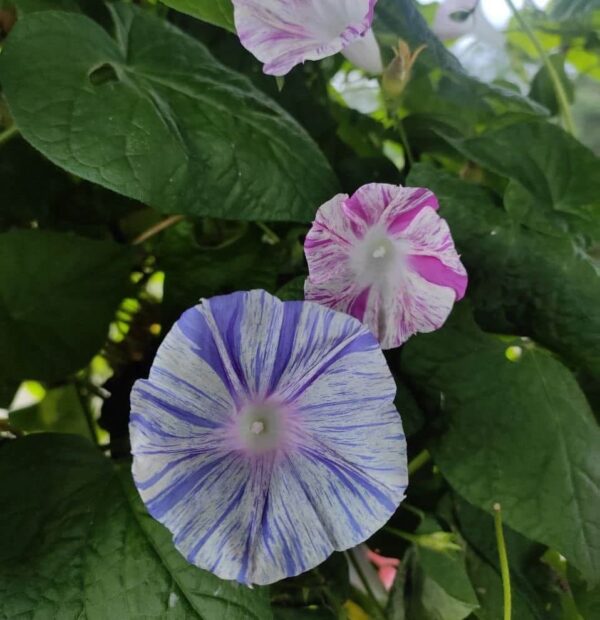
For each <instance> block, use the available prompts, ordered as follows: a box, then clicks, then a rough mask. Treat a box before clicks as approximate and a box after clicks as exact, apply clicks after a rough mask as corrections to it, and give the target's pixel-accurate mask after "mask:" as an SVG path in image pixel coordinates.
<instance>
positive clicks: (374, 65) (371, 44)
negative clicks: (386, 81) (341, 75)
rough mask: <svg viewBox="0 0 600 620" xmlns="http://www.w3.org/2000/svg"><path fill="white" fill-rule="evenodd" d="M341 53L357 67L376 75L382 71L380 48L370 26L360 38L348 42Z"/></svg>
mask: <svg viewBox="0 0 600 620" xmlns="http://www.w3.org/2000/svg"><path fill="white" fill-rule="evenodd" d="M342 53H343V54H344V56H345V57H346V58H347V59H348V60H349V61H350V62H351V63H352V64H354V65H356V66H357V67H358V68H359V69H363V70H364V71H367V72H368V73H374V74H376V75H379V74H380V73H383V61H382V60H381V50H380V49H379V44H378V43H377V40H376V39H375V35H374V34H373V30H372V29H371V28H369V29H368V30H367V31H366V32H365V34H364V35H363V36H362V37H360V39H357V40H356V41H354V42H353V43H350V45H348V46H347V47H346V48H345V49H344V50H343V51H342Z"/></svg>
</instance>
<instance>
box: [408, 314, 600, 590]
mask: <svg viewBox="0 0 600 620" xmlns="http://www.w3.org/2000/svg"><path fill="white" fill-rule="evenodd" d="M509 347H518V349H510V351H508V354H507V349H508V348H509ZM511 353H512V354H511ZM509 357H510V358H511V359H512V360H516V361H511V359H509ZM402 361H403V369H404V371H405V372H406V374H407V375H408V376H410V377H411V379H412V381H413V382H414V384H415V385H417V386H418V388H419V389H420V390H421V391H422V392H423V393H424V394H425V395H426V396H428V397H429V399H430V403H432V405H431V406H432V408H435V409H437V410H438V411H439V413H441V415H442V420H443V421H444V422H445V423H446V430H445V432H443V434H442V435H441V436H440V437H439V439H438V441H437V442H436V443H435V444H434V446H433V455H434V460H435V463H436V465H438V466H439V468H440V469H441V471H442V473H443V474H444V476H445V477H446V478H447V479H448V481H449V482H450V484H451V485H452V486H453V487H454V488H455V489H456V490H457V491H458V492H459V493H460V494H461V495H462V496H463V497H465V498H466V499H467V500H468V501H470V502H471V503H473V504H476V505H477V506H479V507H481V508H483V509H484V510H486V511H491V509H492V506H493V505H494V503H495V502H500V503H501V505H502V509H503V516H504V518H505V520H506V523H507V524H508V525H509V526H510V527H512V528H513V529H515V530H517V531H518V532H521V533H522V534H524V535H525V536H528V537H529V538H531V539H533V540H536V541H539V542H542V543H544V544H546V545H548V546H550V547H552V548H555V549H557V550H558V551H560V552H561V553H562V554H563V555H564V556H565V557H566V558H567V559H568V560H569V561H571V562H573V564H575V566H577V567H578V568H579V569H580V570H581V571H582V573H584V575H585V576H586V577H587V578H589V579H590V580H596V581H597V580H600V524H599V523H598V519H597V515H598V514H600V460H598V458H597V455H598V453H599V452H600V429H599V428H598V426H597V424H596V421H595V420H594V418H593V416H592V413H591V411H590V408H589V405H588V403H587V401H586V399H585V397H584V395H583V394H582V392H581V390H580V388H579V386H578V385H577V382H576V381H575V379H574V378H573V376H572V375H571V373H570V372H569V371H568V370H567V369H566V368H565V367H564V366H563V365H562V364H561V363H560V362H559V361H558V360H556V359H555V358H554V357H553V356H552V355H550V354H549V353H548V352H546V351H545V350H543V349H540V348H539V347H537V346H536V345H534V344H533V343H532V342H530V341H523V340H522V339H519V338H514V339H511V338H501V337H497V336H493V335H489V334H486V333H484V332H482V331H480V330H479V329H478V327H477V326H476V325H475V323H474V321H473V320H472V318H471V316H470V312H469V310H468V306H465V305H464V304H463V305H462V306H461V307H459V308H458V309H457V310H455V312H454V314H453V316H452V318H451V320H450V321H449V323H447V324H446V326H444V327H443V328H442V329H441V330H439V331H438V332H436V333H434V334H428V335H424V336H418V337H416V338H413V339H412V340H411V341H410V342H409V343H408V344H407V345H406V347H405V349H404V352H403V360H402ZM433 403H435V405H434V404H433Z"/></svg>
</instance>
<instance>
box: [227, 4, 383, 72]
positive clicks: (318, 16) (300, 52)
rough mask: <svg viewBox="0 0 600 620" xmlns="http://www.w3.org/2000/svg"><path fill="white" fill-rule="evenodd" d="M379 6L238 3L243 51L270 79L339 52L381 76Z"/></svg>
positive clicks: (235, 9)
mask: <svg viewBox="0 0 600 620" xmlns="http://www.w3.org/2000/svg"><path fill="white" fill-rule="evenodd" d="M376 2H377V0H233V6H234V18H235V27H236V30H237V33H238V36H239V37H240V41H241V42H242V45H243V46H244V47H245V48H246V49H247V50H248V51H249V52H251V53H252V54H253V55H254V56H256V58H258V59H259V60H260V61H261V62H263V63H264V72H265V73H267V74H269V75H285V74H286V73H289V71H290V70H291V69H292V68H293V67H295V66H296V65H298V64H301V63H303V62H305V61H306V60H321V59H322V58H326V57H327V56H332V55H333V54H337V53H338V52H343V54H344V55H345V56H346V57H347V58H348V59H349V60H350V61H352V62H353V63H354V64H355V65H356V66H357V67H360V68H361V69H364V70H365V71H369V72H371V73H381V71H383V65H382V62H381V55H380V51H379V46H378V45H377V42H376V40H375V36H374V35H373V31H372V30H371V23H372V21H373V12H374V9H375V3H376Z"/></svg>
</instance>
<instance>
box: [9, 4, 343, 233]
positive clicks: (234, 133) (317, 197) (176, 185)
mask: <svg viewBox="0 0 600 620" xmlns="http://www.w3.org/2000/svg"><path fill="white" fill-rule="evenodd" d="M109 6H110V9H111V13H112V16H113V19H114V22H115V28H116V35H115V39H112V38H110V37H109V36H108V34H107V33H106V32H105V31H104V30H103V29H102V28H101V27H100V26H99V25H98V24H96V23H95V22H93V21H92V20H90V19H88V18H86V17H85V16H82V15H78V14H76V13H63V12H55V11H46V12H41V13H34V14H32V15H27V16H25V17H24V18H23V19H22V20H19V22H18V23H17V26H16V27H15V28H14V29H13V31H12V32H11V34H10V37H9V39H8V41H7V42H6V44H5V47H4V49H3V52H2V56H1V57H0V80H1V81H2V86H3V88H4V92H5V95H6V97H7V99H8V103H9V106H10V109H11V112H12V114H13V116H14V118H15V121H16V123H17V125H18V127H19V129H20V130H21V132H22V134H23V136H24V137H25V138H26V139H27V140H28V141H29V142H31V143H32V144H33V145H34V146H35V147H36V148H38V149H39V150H40V151H42V152H43V153H44V154H45V155H46V156H47V157H49V158H50V159H51V160H52V161H54V162H55V163H57V164H58V165H60V166H62V167H63V168H65V169H67V170H68V171H70V172H72V173H74V174H77V175H79V176H81V177H83V178H85V179H88V180H91V181H94V182H96V183H99V184H101V185H104V186H105V187H108V188H110V189H113V190H115V191H117V192H120V193H122V194H125V195H126V196H130V197H132V198H136V199H139V200H142V201H144V202H147V203H148V204H150V205H151V206H153V207H155V208H156V209H158V210H159V211H163V212H171V213H185V214H193V215H213V216H215V217H229V218H236V219H270V220H298V221H310V220H311V219H312V218H313V216H314V213H315V211H316V209H317V207H318V206H319V205H320V204H321V202H323V201H324V200H326V199H328V198H329V197H330V196H331V194H332V193H333V192H334V191H335V190H336V182H335V179H334V176H333V173H332V171H331V168H330V167H329V164H328V163H327V161H326V160H325V158H324V156H323V155H322V154H321V152H320V151H319V149H318V148H317V146H316V145H315V144H314V142H313V141H312V140H311V138H309V136H308V135H307V134H306V133H305V132H304V130H303V129H302V128H301V127H300V126H299V125H298V124H297V123H296V122H295V121H294V120H293V119H292V118H291V117H290V116H289V115H288V114H287V113H286V112H284V111H283V110H282V109H281V108H279V107H278V106H277V105H276V104H275V103H274V102H273V101H272V100H270V99H269V98H268V97H266V96H265V95H264V94H262V93H261V92H260V91H258V90H256V89H255V88H254V87H253V86H252V85H251V84H250V82H249V81H247V80H246V79H245V78H243V77H242V76H240V75H238V74H236V73H234V72H233V71H230V70H228V69H226V68H225V67H224V66H222V65H221V64H219V63H218V62H217V61H216V60H215V59H214V58H213V57H212V56H211V55H210V53H209V52H208V51H207V50H206V48H205V47H204V46H203V45H202V44H200V43H199V42H197V41H196V40H194V39H192V38H191V37H189V36H187V35H185V34H183V33H182V32H180V31H179V30H177V29H175V28H174V27H172V26H170V25H168V24H167V23H165V22H164V21H162V20H160V19H159V18H157V17H155V16H153V15H150V14H148V13H144V12H142V11H140V10H138V9H136V8H135V7H132V6H129V5H125V4H121V3H115V4H111V5H109ZM41 92H43V93H44V96H43V97H40V93H41Z"/></svg>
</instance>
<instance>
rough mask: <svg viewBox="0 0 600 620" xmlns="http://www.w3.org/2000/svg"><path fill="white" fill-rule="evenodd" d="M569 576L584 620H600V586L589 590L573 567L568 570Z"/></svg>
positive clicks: (574, 596) (578, 608)
mask: <svg viewBox="0 0 600 620" xmlns="http://www.w3.org/2000/svg"><path fill="white" fill-rule="evenodd" d="M567 575H568V578H569V585H570V587H571V591H572V594H573V598H574V599H575V603H576V605H577V610H578V611H579V613H580V614H581V617H582V618H583V619H584V620H588V619H589V620H592V619H593V618H600V586H596V587H595V588H589V587H588V585H587V584H586V583H585V581H584V580H583V579H582V578H581V575H579V573H578V572H577V571H576V570H575V569H573V568H572V567H571V566H569V567H568V569H567Z"/></svg>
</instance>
